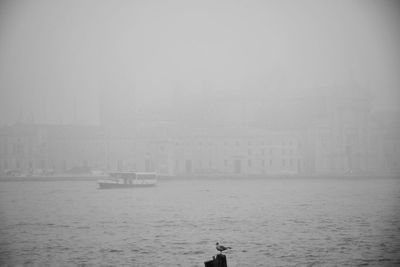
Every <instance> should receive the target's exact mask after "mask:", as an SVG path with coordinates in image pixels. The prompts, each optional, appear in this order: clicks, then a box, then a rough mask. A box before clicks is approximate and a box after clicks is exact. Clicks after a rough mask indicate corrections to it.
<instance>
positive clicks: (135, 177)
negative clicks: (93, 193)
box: [98, 171, 157, 189]
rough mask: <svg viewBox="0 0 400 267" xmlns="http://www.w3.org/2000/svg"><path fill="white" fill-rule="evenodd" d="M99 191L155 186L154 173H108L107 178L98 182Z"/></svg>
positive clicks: (155, 178)
mask: <svg viewBox="0 0 400 267" xmlns="http://www.w3.org/2000/svg"><path fill="white" fill-rule="evenodd" d="M98 184H99V188H100V189H108V188H132V187H149V186H155V185H156V184H157V174H156V173H155V172H133V171H118V172H110V173H108V178H106V179H102V180H99V181H98Z"/></svg>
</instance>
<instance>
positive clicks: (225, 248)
mask: <svg viewBox="0 0 400 267" xmlns="http://www.w3.org/2000/svg"><path fill="white" fill-rule="evenodd" d="M215 248H216V249H217V250H218V251H219V252H220V253H222V251H225V250H227V249H232V248H231V247H225V246H223V245H220V244H219V243H218V242H217V243H216V244H215Z"/></svg>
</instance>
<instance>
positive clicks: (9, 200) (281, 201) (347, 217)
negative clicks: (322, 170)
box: [0, 177, 400, 267]
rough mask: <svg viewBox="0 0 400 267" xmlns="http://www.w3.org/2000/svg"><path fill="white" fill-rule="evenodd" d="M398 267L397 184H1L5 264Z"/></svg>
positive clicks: (0, 237) (0, 238)
mask: <svg viewBox="0 0 400 267" xmlns="http://www.w3.org/2000/svg"><path fill="white" fill-rule="evenodd" d="M216 242H220V243H221V244H223V245H226V246H230V247H232V249H231V250H228V251H226V252H224V254H225V255H226V258H227V263H228V266H229V267H234V266H237V267H239V266H240V267H243V266H249V267H257V266H400V179H399V178H380V177H376V178H365V179H364V178H349V177H348V178H322V177H321V178H318V177H313V178H304V177H303V178H275V179H274V178H268V179H248V180H246V179H218V178H215V179H213V178H212V177H211V178H208V179H177V180H165V181H164V180H161V181H159V182H158V184H157V186H156V187H151V188H131V189H106V190H101V189H98V185H97V183H96V181H35V182H33V181H18V182H13V181H11V182H4V181H3V182H0V265H1V266H143V267H150V266H154V267H156V266H166V267H167V266H168V267H172V266H184V267H190V266H204V262H205V261H209V260H211V259H212V257H213V256H215V255H216V254H217V251H216V250H215V243H216Z"/></svg>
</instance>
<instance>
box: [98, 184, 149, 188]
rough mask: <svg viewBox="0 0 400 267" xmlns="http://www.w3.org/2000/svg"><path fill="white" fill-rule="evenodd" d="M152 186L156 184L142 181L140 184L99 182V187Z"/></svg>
mask: <svg viewBox="0 0 400 267" xmlns="http://www.w3.org/2000/svg"><path fill="white" fill-rule="evenodd" d="M153 186H156V184H155V183H142V184H118V183H99V188H100V189H113V188H135V187H153Z"/></svg>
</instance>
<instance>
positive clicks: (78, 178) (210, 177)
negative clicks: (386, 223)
mask: <svg viewBox="0 0 400 267" xmlns="http://www.w3.org/2000/svg"><path fill="white" fill-rule="evenodd" d="M104 178H105V177H104V176H95V175H84V174H83V175H53V176H25V177H18V176H17V177H16V176H0V182H53V181H54V182H57V181H58V182H60V181H76V182H79V181H97V180H99V179H104ZM262 179H264V180H274V179H285V180H290V179H320V180H326V179H343V180H345V179H349V180H350V179H352V180H353V179H363V180H366V179H400V175H396V174H375V175H372V174H369V175H362V174H360V175H322V174H321V175H315V174H314V175H283V174H275V175H272V174H270V175H267V174H265V175H220V174H219V175H186V176H185V175H174V176H170V175H168V176H167V175H164V176H163V175H160V176H159V178H158V181H159V182H163V181H173V180H262Z"/></svg>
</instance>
